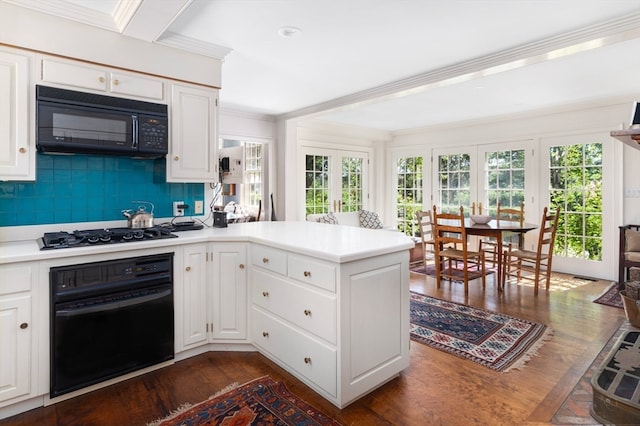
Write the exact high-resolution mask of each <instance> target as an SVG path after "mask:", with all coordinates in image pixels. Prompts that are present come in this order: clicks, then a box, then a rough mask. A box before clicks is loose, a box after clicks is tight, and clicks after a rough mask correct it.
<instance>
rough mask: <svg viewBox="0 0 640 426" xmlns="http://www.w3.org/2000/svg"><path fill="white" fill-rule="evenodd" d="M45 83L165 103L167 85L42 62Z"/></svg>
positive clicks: (131, 75) (121, 73)
mask: <svg viewBox="0 0 640 426" xmlns="http://www.w3.org/2000/svg"><path fill="white" fill-rule="evenodd" d="M40 75H41V81H42V82H43V83H45V84H53V85H60V86H62V87H65V88H68V89H89V90H93V91H98V92H104V94H107V95H118V96H123V97H137V98H144V99H147V100H153V101H162V100H164V85H165V83H164V81H163V80H161V79H156V78H152V77H147V76H143V75H140V74H135V73H128V72H124V71H120V70H113V69H110V68H107V67H100V66H94V65H91V64H85V63H82V62H76V61H67V60H63V59H57V58H55V59H54V58H47V57H44V58H41V74H40Z"/></svg>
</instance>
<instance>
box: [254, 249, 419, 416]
mask: <svg viewBox="0 0 640 426" xmlns="http://www.w3.org/2000/svg"><path fill="white" fill-rule="evenodd" d="M250 250H251V256H250V257H251V280H250V281H251V284H250V288H251V290H250V303H251V309H250V315H251V321H250V322H251V326H250V330H251V333H250V339H251V342H252V343H253V344H254V346H256V347H257V348H258V350H259V351H260V352H261V353H262V354H263V355H265V356H266V357H267V358H269V359H271V360H273V361H274V362H275V363H277V364H278V365H280V366H281V367H282V368H284V369H285V370H287V371H289V372H290V373H291V374H293V375H295V376H296V377H297V378H298V379H300V380H301V381H303V382H304V383H306V384H307V385H308V386H310V387H311V388H313V389H314V390H315V391H316V392H318V393H319V394H321V395H322V396H323V397H325V398H326V399H327V400H329V401H331V402H332V403H333V404H334V405H336V406H337V407H339V408H343V407H345V406H346V405H348V404H349V403H351V402H353V401H355V400H356V399H358V398H360V397H361V396H363V395H365V394H367V393H368V392H370V391H371V390H373V389H375V388H377V387H378V386H380V385H382V384H384V383H385V382H387V381H389V380H390V379H392V378H393V377H395V376H397V375H398V374H399V373H400V372H401V371H402V370H403V369H405V368H407V367H408V366H409V277H408V274H409V272H408V271H409V256H408V253H407V252H399V253H392V254H388V255H382V256H377V257H373V258H369V259H364V260H358V261H353V262H347V263H341V264H338V263H332V262H327V261H324V260H320V259H316V258H314V257H310V256H302V255H300V254H297V253H293V252H287V251H285V250H278V249H274V248H273V247H269V246H263V245H258V244H254V245H252V246H251V248H250Z"/></svg>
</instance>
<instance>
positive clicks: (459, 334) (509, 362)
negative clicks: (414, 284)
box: [410, 292, 553, 372]
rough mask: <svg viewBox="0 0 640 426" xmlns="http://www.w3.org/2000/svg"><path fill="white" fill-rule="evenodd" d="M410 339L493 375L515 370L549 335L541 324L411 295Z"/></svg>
mask: <svg viewBox="0 0 640 426" xmlns="http://www.w3.org/2000/svg"><path fill="white" fill-rule="evenodd" d="M410 332H411V339H412V340H415V341H416V342H420V343H424V344H425V345H428V346H431V347H433V348H436V349H440V350H442V351H445V352H449V353H451V354H454V355H457V356H459V357H461V358H465V359H468V360H471V361H474V362H476V363H478V364H480V365H483V366H485V367H489V368H491V369H493V370H497V371H504V372H506V371H509V370H511V369H519V368H522V367H523V366H524V364H525V363H526V362H527V361H528V360H529V359H530V358H531V357H532V356H534V355H535V354H536V353H537V351H538V349H539V348H540V346H542V344H543V343H544V341H545V340H548V339H549V338H550V337H551V335H552V334H553V332H552V330H551V329H550V328H548V327H547V326H546V325H544V324H538V323H535V322H531V321H526V320H522V319H518V318H514V317H511V316H509V315H505V314H500V313H497V312H492V311H487V310H484V309H479V308H474V307H471V306H467V305H463V304H460V303H455V302H449V301H446V300H441V299H437V298H435V297H430V296H425V295H423V294H419V293H414V292H411V325H410Z"/></svg>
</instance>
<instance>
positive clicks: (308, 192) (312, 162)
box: [304, 154, 331, 214]
mask: <svg viewBox="0 0 640 426" xmlns="http://www.w3.org/2000/svg"><path fill="white" fill-rule="evenodd" d="M304 174H305V208H306V214H314V213H329V197H330V194H329V187H330V184H331V182H330V181H329V157H328V156H326V155H311V154H307V155H306V156H305V171H304Z"/></svg>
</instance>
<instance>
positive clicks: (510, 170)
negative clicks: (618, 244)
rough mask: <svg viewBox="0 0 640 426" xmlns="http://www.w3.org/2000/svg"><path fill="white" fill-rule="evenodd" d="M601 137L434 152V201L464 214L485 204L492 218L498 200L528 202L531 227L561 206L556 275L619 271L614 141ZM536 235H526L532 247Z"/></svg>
mask: <svg viewBox="0 0 640 426" xmlns="http://www.w3.org/2000/svg"><path fill="white" fill-rule="evenodd" d="M602 140H605V138H604V137H600V136H599V135H576V136H566V137H554V138H544V139H542V140H541V142H540V143H539V144H538V143H535V144H534V143H533V141H522V142H513V143H508V144H507V143H505V144H487V145H478V146H469V147H459V148H453V149H439V150H434V152H433V188H432V190H433V200H434V204H436V205H437V206H438V208H440V209H442V210H445V211H452V210H455V209H458V208H459V207H460V206H463V207H464V209H465V214H466V215H467V216H468V214H469V213H468V212H470V211H471V209H472V208H473V207H474V206H475V208H476V209H478V208H479V205H480V203H482V207H483V213H488V214H490V215H495V212H496V206H497V202H498V201H499V202H500V204H501V205H502V206H509V207H518V206H519V205H520V203H522V202H524V210H525V217H526V219H525V220H526V221H527V222H531V223H536V224H538V223H539V222H540V217H541V214H542V210H543V208H544V207H549V208H550V209H551V210H556V209H558V208H559V209H560V210H561V212H562V214H561V216H560V221H559V228H558V233H557V235H556V244H555V249H554V260H553V264H554V267H553V269H554V270H557V271H563V272H569V273H576V274H577V273H579V274H580V275H585V276H590V277H596V278H600V277H606V276H607V275H611V273H610V271H614V269H615V268H614V263H615V259H614V258H613V256H612V255H611V254H612V253H614V252H615V248H614V247H613V241H615V226H613V225H612V223H611V222H612V219H611V218H612V211H611V209H612V207H611V206H613V204H614V200H613V199H612V195H611V194H613V193H614V188H613V183H612V180H611V179H608V177H610V176H611V175H612V174H613V173H612V172H611V171H610V172H607V170H612V164H613V162H612V161H613V160H612V158H613V155H612V154H611V153H610V151H611V146H610V145H611V144H609V145H607V144H603V143H602V142H601V141H602ZM536 236H537V231H531V232H529V233H527V234H526V236H525V239H526V242H525V245H526V248H528V249H533V248H534V245H535V238H536Z"/></svg>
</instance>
